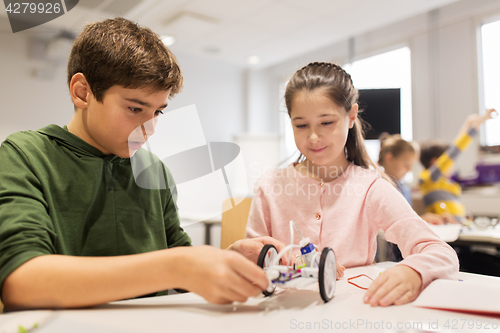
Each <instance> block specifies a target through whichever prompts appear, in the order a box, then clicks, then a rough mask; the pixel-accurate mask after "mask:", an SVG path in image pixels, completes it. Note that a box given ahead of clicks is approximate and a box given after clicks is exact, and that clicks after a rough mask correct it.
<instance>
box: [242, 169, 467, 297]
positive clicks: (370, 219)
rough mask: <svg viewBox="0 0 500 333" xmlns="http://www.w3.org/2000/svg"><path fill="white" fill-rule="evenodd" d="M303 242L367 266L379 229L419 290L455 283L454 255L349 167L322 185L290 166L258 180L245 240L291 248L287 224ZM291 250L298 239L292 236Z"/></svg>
mask: <svg viewBox="0 0 500 333" xmlns="http://www.w3.org/2000/svg"><path fill="white" fill-rule="evenodd" d="M290 220H293V221H294V222H295V223H296V224H297V226H298V228H299V229H300V231H301V232H302V234H303V235H304V237H309V238H310V239H311V241H312V242H313V243H314V244H315V245H317V246H319V248H320V249H322V248H323V247H326V246H328V247H331V248H333V250H334V251H335V254H336V257H337V262H339V263H340V264H342V265H344V266H346V267H353V266H362V265H369V264H371V263H372V262H373V259H374V257H375V252H376V250H377V243H376V236H377V233H378V231H379V229H382V230H384V231H385V238H386V239H387V240H388V241H390V242H392V243H396V244H398V246H399V248H400V250H401V253H402V254H403V257H404V258H405V259H404V260H403V261H402V262H401V264H404V265H407V266H409V267H411V268H413V269H414V270H416V271H417V272H419V273H420V274H421V276H422V282H423V285H422V287H423V288H425V287H426V286H427V285H428V284H429V283H430V282H431V281H433V280H435V279H439V278H445V279H454V280H458V258H457V254H456V253H455V251H454V250H453V249H452V248H451V247H450V246H449V245H448V244H446V243H445V242H443V241H442V240H441V239H439V237H438V236H436V234H435V233H434V232H433V231H432V230H431V229H430V228H429V226H428V225H427V223H426V222H425V221H423V220H422V219H421V218H420V217H419V216H418V215H417V214H416V213H415V212H414V211H413V209H412V208H411V206H410V205H409V204H408V202H407V201H406V200H405V198H404V197H403V196H402V195H401V194H400V193H399V192H398V190H397V189H396V188H395V187H394V186H393V185H391V184H390V183H389V182H387V181H386V180H385V179H383V178H381V176H380V174H379V173H378V172H376V171H374V170H366V169H363V168H361V167H359V166H356V165H354V164H350V165H349V167H348V168H347V170H345V171H344V173H343V174H342V175H341V176H340V177H339V178H337V179H335V180H334V181H332V182H328V183H324V184H323V183H320V182H318V181H316V180H313V179H311V178H309V177H307V176H304V175H302V174H300V173H299V172H298V171H297V170H296V169H295V168H294V166H293V164H291V165H289V166H288V167H287V168H284V169H280V170H275V171H273V172H271V173H268V174H266V175H264V176H262V177H261V178H260V179H259V180H258V182H257V184H256V189H255V196H254V198H253V201H252V205H251V208H250V215H249V217H248V224H247V230H246V237H247V238H252V237H258V236H271V237H274V238H276V239H279V240H280V241H282V242H284V243H285V244H290V228H289V221H290ZM294 238H295V240H294V242H295V244H298V241H299V239H300V237H299V235H298V233H297V232H296V231H295V237H294Z"/></svg>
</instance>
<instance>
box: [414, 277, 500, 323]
mask: <svg viewBox="0 0 500 333" xmlns="http://www.w3.org/2000/svg"><path fill="white" fill-rule="evenodd" d="M499 299H500V283H498V282H497V283H485V281H483V280H482V279H472V280H467V281H452V280H443V279H441V280H435V281H434V282H432V283H431V284H430V285H429V286H428V287H427V288H425V289H424V291H423V292H422V293H421V294H420V296H419V297H418V298H417V300H416V301H415V302H414V303H413V306H417V307H424V308H433V309H443V310H453V311H461V312H470V313H482V314H495V315H498V314H500V302H499V301H498V300H499Z"/></svg>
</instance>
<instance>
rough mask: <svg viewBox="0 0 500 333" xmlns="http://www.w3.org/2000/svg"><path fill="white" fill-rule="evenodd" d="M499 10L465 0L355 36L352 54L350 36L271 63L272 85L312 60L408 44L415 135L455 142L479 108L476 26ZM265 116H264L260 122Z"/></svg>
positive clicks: (468, 166)
mask: <svg viewBox="0 0 500 333" xmlns="http://www.w3.org/2000/svg"><path fill="white" fill-rule="evenodd" d="M499 14H500V1H498V0H462V1H459V2H457V3H453V4H451V5H449V6H446V7H444V8H442V9H440V10H438V11H434V12H433V13H428V14H422V15H419V16H416V17H413V18H411V19H408V20H405V21H403V22H399V23H396V24H392V25H390V26H387V27H384V28H381V29H378V30H375V31H372V32H370V33H366V34H364V35H361V36H356V37H355V38H354V45H355V47H354V51H355V53H354V55H352V54H350V53H349V47H348V45H349V43H348V41H347V40H346V41H343V42H340V43H337V44H335V45H331V46H329V47H326V48H323V49H320V50H317V51H315V52H311V53H308V54H304V55H302V56H300V57H296V58H293V59H290V60H288V61H286V62H283V63H281V64H279V65H276V66H272V67H269V68H267V69H266V70H265V71H267V74H268V77H269V82H268V85H275V86H277V85H278V84H279V83H280V82H284V81H285V80H287V79H288V78H289V77H290V76H291V75H292V74H293V73H294V72H295V71H296V70H297V69H299V68H301V67H302V66H304V65H306V64H307V63H309V62H311V61H333V62H336V63H339V64H345V63H347V62H349V60H353V59H354V60H357V59H361V58H365V57H367V56H371V55H374V54H377V53H381V52H384V51H388V50H391V49H395V48H398V47H401V46H404V45H407V46H409V47H410V49H411V57H412V90H413V96H412V103H413V106H412V109H413V136H414V139H415V140H417V141H419V140H425V139H430V138H434V137H437V138H441V139H443V140H447V141H451V140H453V139H454V137H455V136H456V134H457V132H458V130H459V128H460V126H461V124H462V123H463V121H464V120H465V118H466V116H467V115H468V114H470V113H473V112H478V110H479V93H478V64H477V29H478V28H479V26H480V24H481V22H482V21H483V20H484V19H487V18H488V17H491V16H496V15H499ZM354 84H356V82H354ZM266 99H267V100H272V99H269V98H268V97H266ZM270 103H271V104H270V106H269V109H270V110H272V111H271V112H272V117H273V120H272V121H270V123H269V126H268V127H269V128H270V131H272V132H279V126H277V125H276V124H277V119H278V112H277V110H278V108H277V106H276V105H274V102H272V101H271V102H270ZM266 119H267V118H265V117H263V118H262V121H266ZM262 126H263V127H266V125H265V124H263V125H262ZM477 144H478V140H476V143H475V144H474V145H475V147H472V148H470V149H468V150H467V152H466V153H464V154H463V155H462V156H461V157H460V159H459V160H458V163H457V166H458V168H459V170H460V172H461V173H463V174H465V173H469V172H471V171H473V170H474V167H475V163H476V161H477Z"/></svg>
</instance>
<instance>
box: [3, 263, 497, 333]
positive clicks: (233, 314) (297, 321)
mask: <svg viewBox="0 0 500 333" xmlns="http://www.w3.org/2000/svg"><path fill="white" fill-rule="evenodd" d="M392 265H393V263H383V264H378V265H376V266H367V267H358V268H351V269H347V270H346V275H345V277H344V278H343V279H342V280H340V281H338V282H337V290H336V292H335V297H334V298H333V299H332V300H331V301H330V302H329V303H327V304H324V303H323V301H322V300H321V298H320V296H319V293H318V291H309V290H284V291H282V292H281V293H279V294H277V295H274V296H272V297H269V298H263V297H258V298H254V299H250V300H249V301H247V302H245V303H242V304H235V305H213V304H208V303H207V302H206V301H205V300H204V299H203V298H201V297H199V296H197V295H195V294H192V293H188V294H179V295H172V296H163V297H154V298H145V299H137V300H128V301H122V302H114V303H110V304H106V305H103V306H99V307H95V308H91V309H83V310H61V311H52V312H48V311H45V312H38V314H39V315H40V316H41V317H43V318H45V320H46V322H45V324H43V325H42V326H41V328H40V329H39V330H37V331H36V332H37V333H46V332H51V333H59V332H65V333H66V332H72V333H80V332H92V333H104V332H106V333H118V332H120V333H131V332H148V333H153V332H176V333H178V332H179V333H180V332H196V333H200V332H203V333H205V332H218V333H223V332H231V333H234V332H238V333H239V332H251V333H256V332H258V333H261V332H262V333H264V332H272V333H278V332H279V333H281V332H298V331H299V332H310V331H321V332H328V331H332V332H333V331H335V332H421V331H418V330H412V329H411V328H412V325H413V328H419V329H424V330H425V329H427V328H428V326H429V325H435V326H432V327H433V328H439V332H451V331H450V330H446V329H445V324H446V322H447V321H448V323H449V324H451V323H452V322H453V321H456V322H458V323H459V324H460V325H462V323H463V322H466V321H467V320H471V321H472V320H473V321H474V322H481V323H483V322H486V321H489V322H490V329H486V330H478V329H473V330H469V329H468V328H467V327H466V328H465V329H457V330H452V331H453V332H500V328H497V329H491V322H492V320H494V319H495V318H493V317H487V316H477V315H472V314H465V313H459V312H451V311H440V310H431V309H424V308H417V307H414V306H412V305H411V304H406V305H403V306H390V307H387V308H381V307H376V308H372V307H370V306H369V305H367V304H364V303H363V302H362V297H363V295H364V291H363V290H360V289H358V288H356V287H354V286H352V285H349V284H347V280H346V279H347V277H352V276H355V275H358V274H360V273H367V274H368V275H370V276H371V277H373V278H375V277H376V276H378V273H379V272H380V271H382V270H383V269H384V268H385V267H388V266H392ZM460 276H461V279H464V280H465V279H473V278H479V279H486V280H488V281H493V283H498V284H500V279H499V278H491V277H485V276H480V275H474V274H467V273H460ZM360 282H361V281H360ZM477 301H480V300H477ZM36 314H37V312H36V311H25V312H18V313H12V314H6V315H2V316H0V332H2V329H5V328H7V326H8V325H12V323H17V322H22V319H23V318H27V317H28V316H30V315H31V316H33V315H36ZM40 321H42V320H40ZM9 323H10V324H9ZM398 323H399V325H400V326H401V325H402V327H401V328H402V329H397V327H396V325H398ZM497 323H498V321H497ZM499 324H500V323H499ZM307 325H312V326H311V327H312V328H314V325H316V329H307ZM339 325H340V326H339ZM419 325H420V326H419ZM335 326H337V327H335ZM342 326H343V327H342ZM405 326H406V329H405ZM377 327H378V329H376V328H377ZM389 327H392V328H389ZM382 328H383V329H382ZM431 331H433V332H436V331H438V330H437V329H434V330H431Z"/></svg>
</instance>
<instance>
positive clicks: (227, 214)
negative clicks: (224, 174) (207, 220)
mask: <svg viewBox="0 0 500 333" xmlns="http://www.w3.org/2000/svg"><path fill="white" fill-rule="evenodd" d="M251 203H252V198H234V199H232V198H229V199H226V200H224V203H223V204H222V208H223V213H222V221H221V239H220V248H221V249H226V248H227V247H228V246H229V245H231V244H233V243H234V242H236V241H237V240H240V239H243V238H245V228H246V226H247V220H248V214H249V212H250V204H251Z"/></svg>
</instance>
